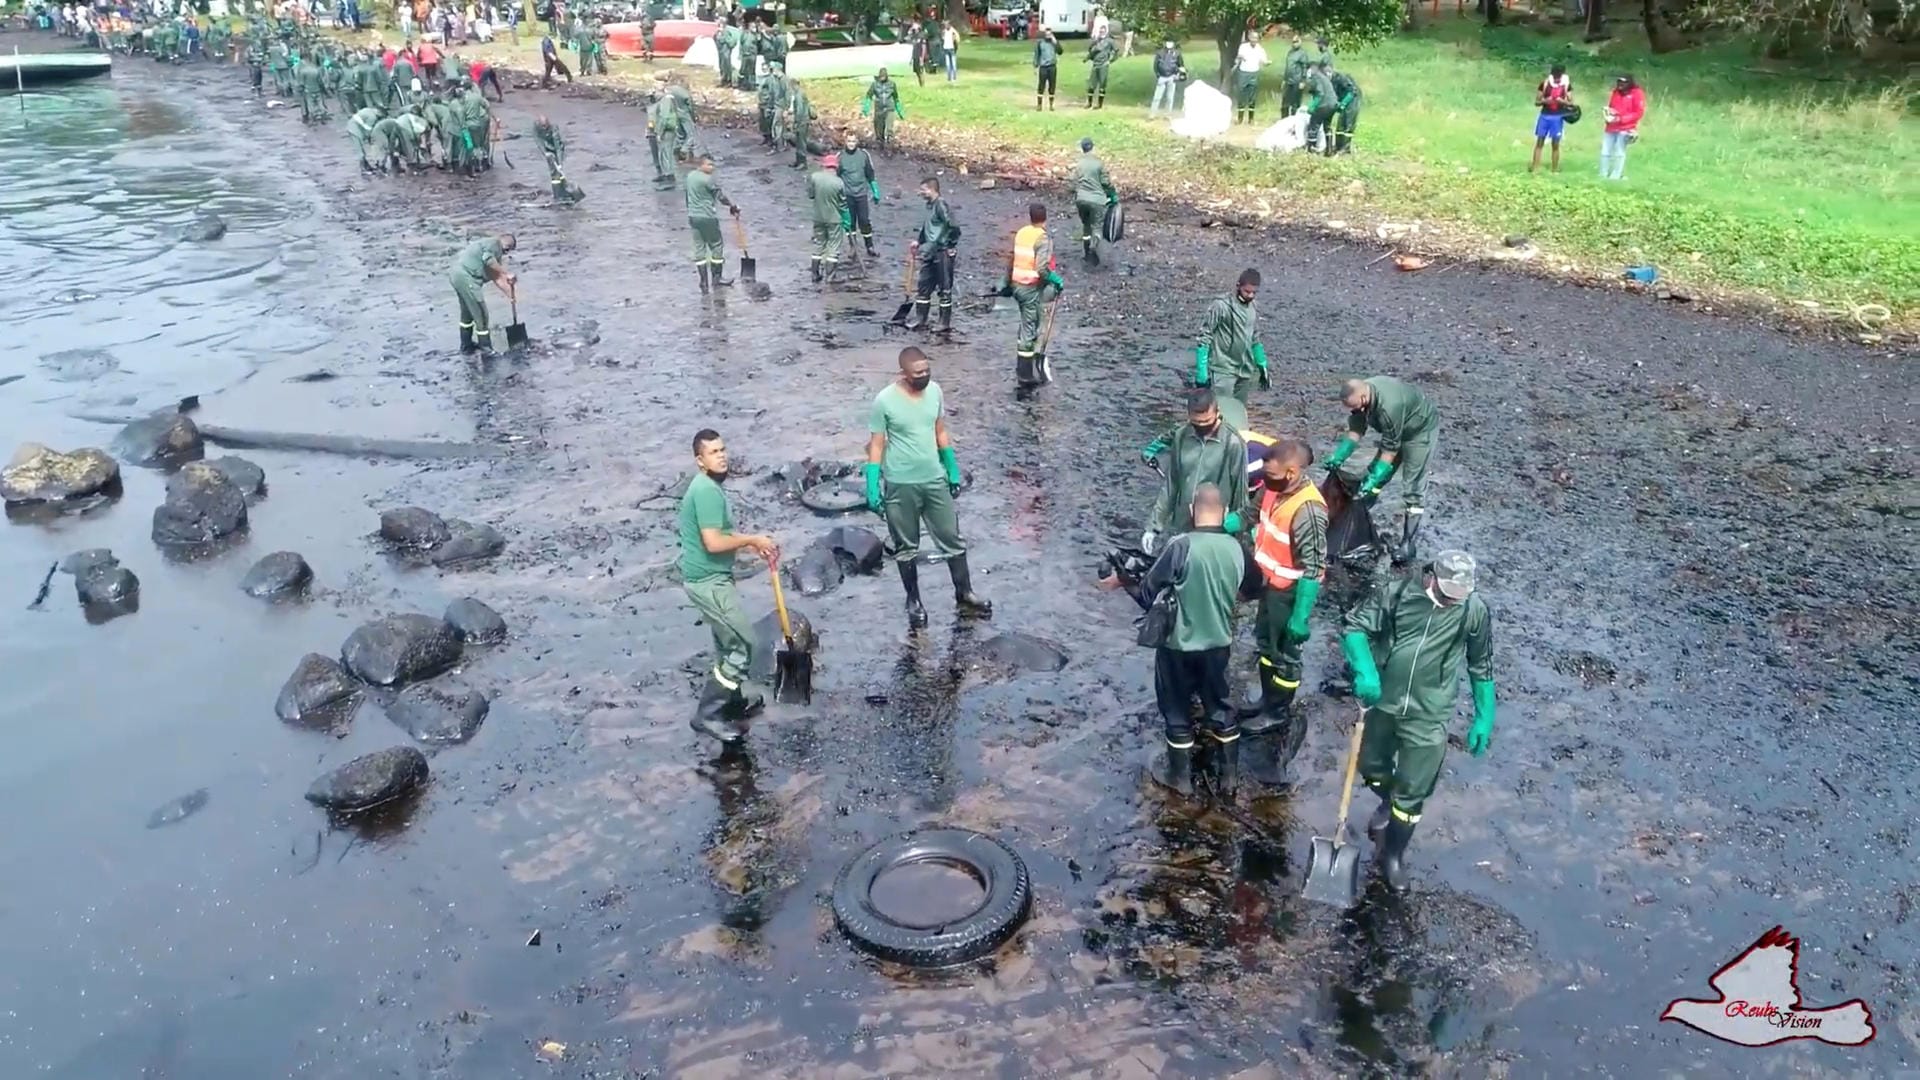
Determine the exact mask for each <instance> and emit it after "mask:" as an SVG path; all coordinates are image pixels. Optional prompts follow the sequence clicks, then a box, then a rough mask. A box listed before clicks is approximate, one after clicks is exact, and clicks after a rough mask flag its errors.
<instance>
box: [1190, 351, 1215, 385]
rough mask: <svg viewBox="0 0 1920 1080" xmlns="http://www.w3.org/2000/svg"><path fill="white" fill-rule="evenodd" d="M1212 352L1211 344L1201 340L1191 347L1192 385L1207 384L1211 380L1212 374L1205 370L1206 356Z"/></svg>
mask: <svg viewBox="0 0 1920 1080" xmlns="http://www.w3.org/2000/svg"><path fill="white" fill-rule="evenodd" d="M1212 354H1213V346H1212V345H1211V344H1209V343H1207V342H1204V341H1203V342H1201V343H1200V344H1198V345H1195V346H1194V347H1193V385H1195V386H1207V385H1209V384H1211V383H1212V382H1213V374H1212V373H1211V372H1209V371H1208V370H1207V357H1209V356H1211V355H1212Z"/></svg>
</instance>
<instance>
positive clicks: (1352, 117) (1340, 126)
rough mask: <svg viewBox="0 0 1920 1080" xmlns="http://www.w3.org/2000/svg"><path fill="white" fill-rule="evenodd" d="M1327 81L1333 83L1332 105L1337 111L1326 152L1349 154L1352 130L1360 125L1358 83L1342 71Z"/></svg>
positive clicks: (1330, 153)
mask: <svg viewBox="0 0 1920 1080" xmlns="http://www.w3.org/2000/svg"><path fill="white" fill-rule="evenodd" d="M1329 81H1331V82H1332V83H1333V94H1334V107H1335V108H1336V109H1337V110H1338V111H1337V112H1336V113H1335V114H1334V136H1333V140H1332V142H1330V143H1329V144H1328V145H1327V153H1328V154H1329V155H1332V154H1351V153H1353V132H1354V129H1356V128H1358V127H1359V126H1360V84H1359V83H1357V82H1354V81H1353V76H1351V75H1348V74H1347V73H1346V72H1344V71H1336V72H1334V73H1333V75H1332V76H1331V78H1330V80H1329Z"/></svg>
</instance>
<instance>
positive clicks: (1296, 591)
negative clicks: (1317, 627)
mask: <svg viewBox="0 0 1920 1080" xmlns="http://www.w3.org/2000/svg"><path fill="white" fill-rule="evenodd" d="M1319 598H1320V582H1319V581H1318V580H1316V579H1314V578H1301V579H1300V580H1299V581H1296V582H1294V583H1293V610H1292V611H1291V612H1289V613H1288V615H1287V643H1288V644H1290V645H1298V644H1299V643H1300V642H1303V641H1305V640H1307V616H1308V615H1311V614H1312V613H1313V602H1314V601H1315V600H1318V599H1319Z"/></svg>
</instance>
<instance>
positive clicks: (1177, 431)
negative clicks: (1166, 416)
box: [1147, 421, 1253, 535]
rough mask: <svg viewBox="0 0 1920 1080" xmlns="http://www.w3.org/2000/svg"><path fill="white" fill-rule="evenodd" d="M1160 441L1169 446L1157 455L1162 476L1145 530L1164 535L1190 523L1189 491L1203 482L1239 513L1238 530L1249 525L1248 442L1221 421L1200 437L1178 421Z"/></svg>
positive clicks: (1184, 527) (1182, 528) (1185, 527)
mask: <svg viewBox="0 0 1920 1080" xmlns="http://www.w3.org/2000/svg"><path fill="white" fill-rule="evenodd" d="M1160 441H1162V442H1164V443H1165V444H1166V447H1167V448H1166V449H1165V450H1164V451H1162V452H1161V455H1160V462H1161V465H1160V471H1161V472H1163V473H1164V474H1166V479H1165V480H1164V481H1163V482H1162V483H1161V485H1160V496H1159V497H1158V498H1157V499H1155V500H1154V503H1153V513H1152V514H1150V515H1148V518H1147V528H1148V529H1150V530H1152V531H1153V532H1156V533H1160V534H1162V535H1166V534H1169V533H1183V532H1186V531H1187V530H1188V529H1191V528H1193V492H1194V489H1196V488H1198V487H1199V486H1200V485H1201V484H1213V485H1214V486H1216V487H1218V488H1219V489H1220V494H1221V496H1222V497H1223V498H1224V499H1225V500H1226V504H1227V512H1228V513H1230V514H1237V515H1238V516H1239V519H1240V524H1241V528H1242V529H1244V528H1246V527H1247V526H1249V525H1251V524H1253V519H1252V518H1251V517H1250V516H1249V515H1248V513H1247V443H1246V440H1245V439H1242V438H1241V437H1240V433H1239V432H1237V431H1235V430H1233V429H1232V428H1231V427H1229V426H1227V424H1226V423H1225V422H1224V421H1223V422H1222V423H1221V424H1220V426H1219V428H1218V429H1216V430H1215V431H1214V433H1213V434H1212V435H1210V436H1206V437H1202V436H1201V434H1200V433H1199V432H1198V431H1195V430H1194V429H1193V425H1192V424H1181V425H1180V426H1179V427H1176V428H1174V429H1173V430H1172V431H1169V432H1167V433H1166V434H1165V435H1162V436H1161V437H1160Z"/></svg>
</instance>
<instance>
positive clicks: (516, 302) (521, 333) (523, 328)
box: [507, 289, 528, 349]
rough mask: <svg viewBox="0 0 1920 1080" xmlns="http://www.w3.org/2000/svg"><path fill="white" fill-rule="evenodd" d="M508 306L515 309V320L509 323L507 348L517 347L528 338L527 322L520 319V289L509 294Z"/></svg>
mask: <svg viewBox="0 0 1920 1080" xmlns="http://www.w3.org/2000/svg"><path fill="white" fill-rule="evenodd" d="M507 306H508V307H509V308H511V309H512V311H513V321H512V322H510V323H508V324H507V348H509V349H517V348H519V347H520V346H522V345H525V344H526V343H527V340H528V339H527V324H526V323H523V322H521V321H520V293H519V290H517V289H516V290H514V291H513V292H510V293H508V294H507Z"/></svg>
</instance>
